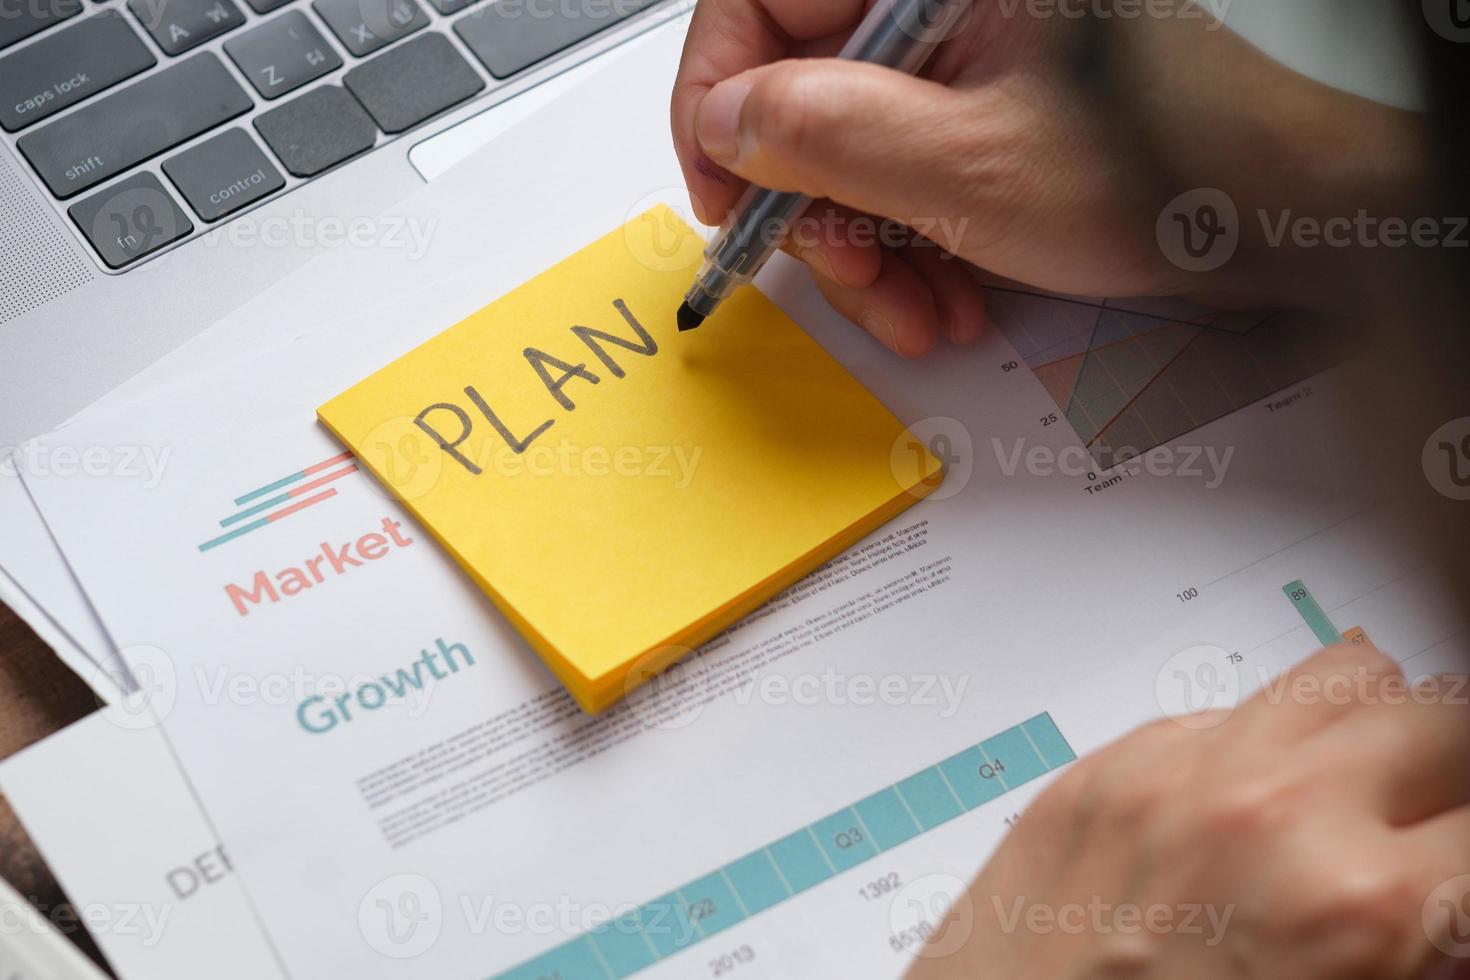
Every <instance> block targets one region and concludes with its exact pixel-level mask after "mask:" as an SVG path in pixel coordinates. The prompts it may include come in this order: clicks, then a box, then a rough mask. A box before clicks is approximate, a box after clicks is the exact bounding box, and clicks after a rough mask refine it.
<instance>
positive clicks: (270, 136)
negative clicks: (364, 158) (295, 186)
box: [255, 85, 378, 177]
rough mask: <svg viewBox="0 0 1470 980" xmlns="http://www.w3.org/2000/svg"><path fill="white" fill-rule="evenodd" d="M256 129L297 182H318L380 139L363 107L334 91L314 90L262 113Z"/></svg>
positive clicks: (328, 87) (325, 87) (331, 87)
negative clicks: (319, 177)
mask: <svg viewBox="0 0 1470 980" xmlns="http://www.w3.org/2000/svg"><path fill="white" fill-rule="evenodd" d="M255 128H256V130H257V131H259V133H260V135H261V136H262V137H264V138H265V141H266V143H267V144H269V146H270V148H271V149H272V150H275V151H276V156H278V157H280V158H281V162H282V163H284V164H285V165H286V170H287V171H288V172H289V173H291V174H292V175H293V176H296V177H314V176H316V175H317V174H319V173H321V172H322V171H323V170H326V169H327V168H328V167H334V166H336V165H337V164H339V163H341V162H342V161H343V160H346V159H348V158H350V157H354V156H356V155H357V154H359V153H361V152H363V151H364V150H368V149H371V148H372V145H373V143H374V142H375V141H376V140H377V138H378V131H377V129H376V128H375V127H374V126H373V121H372V120H371V119H369V118H368V114H367V113H366V112H364V111H363V109H362V106H360V105H358V104H357V102H356V101H354V100H353V98H352V96H350V95H348V94H347V92H346V91H344V90H343V89H340V88H338V87H337V86H335V85H323V86H322V87H321V88H314V89H312V90H311V91H310V92H307V93H306V94H305V95H302V96H298V97H297V98H295V99H292V100H291V101H290V102H287V103H286V104H285V105H283V106H278V107H276V108H274V109H272V110H270V111H269V112H263V113H261V114H260V115H258V116H256V117H255Z"/></svg>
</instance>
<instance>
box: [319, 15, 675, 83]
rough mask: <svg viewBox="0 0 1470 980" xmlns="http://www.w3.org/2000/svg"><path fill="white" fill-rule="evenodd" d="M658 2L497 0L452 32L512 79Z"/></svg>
mask: <svg viewBox="0 0 1470 980" xmlns="http://www.w3.org/2000/svg"><path fill="white" fill-rule="evenodd" d="M318 2H320V0H318ZM656 2H657V0H626V2H620V3H609V2H608V0H570V2H568V3H563V4H560V5H556V4H547V5H546V7H545V8H544V9H543V8H539V7H536V5H533V4H527V3H525V2H524V0H495V2H494V3H491V4H489V5H488V6H484V7H481V8H480V9H479V10H477V11H475V12H474V13H472V14H468V15H466V16H465V17H464V18H462V19H461V20H460V21H459V22H458V23H457V24H455V25H454V32H455V33H456V34H458V35H459V37H460V40H462V41H464V43H465V44H466V45H468V46H469V49H470V50H471V51H473V52H474V54H475V57H476V58H479V59H480V61H481V63H483V64H484V66H485V68H486V69H487V70H488V71H489V72H490V74H492V75H494V76H495V77H496V78H509V77H510V76H511V75H514V74H515V73H516V72H519V71H524V70H525V69H527V68H529V67H531V66H532V65H534V64H535V63H536V62H538V61H544V60H545V59H547V58H549V57H551V56H552V55H554V54H556V53H557V52H558V51H562V50H565V49H566V48H569V47H571V46H572V45H574V44H577V43H578V42H580V41H585V40H587V38H589V37H592V36H593V35H594V34H597V33H599V32H601V31H605V30H607V29H608V28H609V27H611V26H613V25H614V24H616V23H618V22H620V21H624V20H627V19H628V18H629V17H631V16H633V15H634V14H636V13H638V12H640V11H642V10H646V9H647V8H649V7H651V6H653V5H654V3H656ZM579 7H580V9H578V8H579ZM533 8H535V9H533Z"/></svg>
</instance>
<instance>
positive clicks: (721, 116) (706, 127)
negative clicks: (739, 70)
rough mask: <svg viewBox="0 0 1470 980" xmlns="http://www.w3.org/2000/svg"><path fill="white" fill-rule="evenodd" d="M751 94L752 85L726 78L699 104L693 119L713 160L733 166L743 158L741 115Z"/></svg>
mask: <svg viewBox="0 0 1470 980" xmlns="http://www.w3.org/2000/svg"><path fill="white" fill-rule="evenodd" d="M749 95H750V83H749V82H747V81H745V80H744V79H741V78H731V79H727V80H725V81H723V82H721V83H720V84H718V85H716V86H715V87H714V88H712V89H710V91H709V94H708V95H706V96H705V97H704V101H703V102H701V103H700V104H699V113H698V114H697V116H696V117H695V120H694V134H695V136H697V137H698V139H699V145H700V146H701V147H702V148H703V149H704V152H705V153H707V154H709V156H710V158H711V159H713V160H715V161H717V162H719V163H732V162H734V161H735V160H736V159H738V158H739V156H740V112H741V109H742V108H743V107H744V106H745V100H746V98H747V97H748V96H749Z"/></svg>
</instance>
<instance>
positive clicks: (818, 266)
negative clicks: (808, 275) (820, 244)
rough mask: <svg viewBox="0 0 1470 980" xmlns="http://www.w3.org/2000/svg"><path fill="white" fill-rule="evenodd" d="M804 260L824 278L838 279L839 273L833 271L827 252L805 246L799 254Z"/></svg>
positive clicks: (834, 280)
mask: <svg viewBox="0 0 1470 980" xmlns="http://www.w3.org/2000/svg"><path fill="white" fill-rule="evenodd" d="M798 258H800V259H801V260H802V261H803V262H805V263H806V264H807V265H809V266H811V268H812V271H813V272H815V273H816V274H817V275H819V276H821V277H822V278H823V279H830V280H831V281H833V282H836V281H837V273H835V272H833V271H832V263H831V262H830V261H829V260H828V259H827V255H826V253H825V252H823V251H821V250H820V249H815V248H804V249H801V250H800V253H799V255H798Z"/></svg>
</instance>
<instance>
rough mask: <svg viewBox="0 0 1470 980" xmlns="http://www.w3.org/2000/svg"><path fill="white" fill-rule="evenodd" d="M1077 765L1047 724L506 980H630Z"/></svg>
mask: <svg viewBox="0 0 1470 980" xmlns="http://www.w3.org/2000/svg"><path fill="white" fill-rule="evenodd" d="M1293 586H1297V587H1301V583H1300V582H1296V583H1293ZM1287 589H1288V595H1290V593H1291V590H1292V586H1287ZM1303 591H1305V590H1304V589H1303ZM1306 598H1308V599H1309V598H1310V596H1309V595H1308V596H1306ZM1293 601H1296V600H1295V599H1293ZM1312 606H1313V607H1314V608H1315V607H1316V603H1315V602H1313V603H1312ZM1320 612H1321V610H1320V609H1318V613H1319V614H1320ZM1304 615H1305V614H1304ZM1323 618H1324V620H1325V617H1323ZM1076 758H1077V754H1076V752H1074V751H1073V750H1072V746H1071V745H1070V744H1068V742H1067V740H1066V738H1064V737H1063V736H1062V733H1061V732H1060V731H1059V730H1058V729H1057V726H1056V722H1054V721H1053V720H1052V717H1051V715H1050V714H1047V713H1042V714H1039V715H1037V716H1036V717H1034V718H1031V719H1028V720H1027V721H1025V722H1022V723H1021V724H1020V725H1017V726H1016V727H1014V728H1011V729H1008V730H1007V731H1004V732H1001V733H1000V734H999V735H995V736H993V737H991V738H989V739H986V740H985V741H984V742H981V743H980V744H979V745H976V746H972V747H971V748H968V749H966V750H965V751H963V752H960V753H958V754H957V755H954V756H951V757H950V758H948V759H946V760H944V761H943V762H941V763H939V764H938V765H937V766H931V767H929V768H928V769H924V770H921V771H920V772H917V773H915V774H914V775H912V776H910V777H908V778H907V779H904V780H902V781H900V782H898V783H896V784H895V785H893V786H890V787H888V788H887V789H883V790H879V791H878V792H877V793H874V794H873V795H871V796H868V797H864V798H863V799H862V800H859V801H858V802H857V803H854V804H852V805H851V806H849V807H846V808H844V809H842V810H839V811H837V812H836V813H834V814H832V815H831V816H828V817H824V818H822V819H821V820H818V821H817V822H816V823H814V824H812V825H811V826H809V827H804V828H802V829H801V830H799V831H797V832H796V833H794V834H791V835H789V836H787V837H783V838H781V839H780V840H778V841H776V843H774V844H771V845H770V846H768V847H765V848H762V849H760V850H758V851H755V852H753V853H750V854H747V855H745V856H744V857H742V858H738V859H737V860H735V861H732V862H730V863H729V864H727V865H726V866H725V867H723V868H721V869H719V870H717V871H714V872H712V873H710V874H708V875H705V876H704V877H703V878H699V879H696V880H695V881H692V882H690V883H689V884H687V885H685V886H684V887H683V888H680V889H679V890H678V891H677V892H675V893H673V894H669V895H665V896H664V897H662V898H659V899H655V900H654V901H652V902H649V903H647V904H646V905H643V906H641V907H640V908H638V909H637V910H636V911H635V912H632V913H629V914H627V915H625V916H622V917H621V918H619V919H617V920H615V921H613V922H610V923H607V924H606V925H604V926H602V927H600V928H598V929H596V930H594V931H592V932H591V933H588V934H587V935H585V936H583V937H581V938H580V939H577V940H573V941H572V942H570V943H566V944H564V945H562V946H558V947H557V948H556V949H553V950H551V951H550V952H548V953H545V954H543V955H542V956H540V957H537V958H536V959H534V960H532V961H530V962H529V963H525V964H522V965H521V966H519V967H516V968H515V969H514V970H512V971H510V972H508V973H503V974H500V976H502V977H510V978H513V980H583V978H587V980H602V978H607V980H621V978H622V977H626V976H630V975H632V974H634V973H637V972H638V971H640V970H642V969H644V968H646V967H648V966H650V965H652V964H653V963H654V962H656V961H658V960H660V959H663V958H664V957H668V956H672V955H674V954H675V953H677V952H679V951H680V950H683V949H685V948H687V947H689V946H691V945H694V944H695V943H698V942H700V941H701V940H704V939H706V938H708V937H709V936H712V935H714V934H716V933H718V932H722V931H724V930H726V929H729V928H731V927H732V926H735V925H738V924H739V923H740V922H743V921H744V920H745V919H747V918H750V917H751V916H753V915H755V914H756V913H758V912H761V911H763V910H765V909H768V908H771V907H772V906H774V905H779V904H780V903H781V902H783V901H785V900H786V899H787V898H790V897H791V896H792V895H795V894H796V893H798V892H801V891H805V890H806V889H808V888H811V887H812V886H813V885H816V884H819V883H820V882H823V881H825V880H827V879H828V878H830V877H832V876H833V875H834V874H836V873H838V872H841V871H845V870H847V869H848V868H852V867H856V866H857V865H859V864H861V863H863V862H864V861H866V860H868V859H870V858H872V857H873V856H875V855H877V854H880V853H882V852H884V851H886V850H888V849H889V848H892V847H896V846H898V845H899V844H902V843H903V842H904V841H906V840H909V839H910V838H913V837H915V836H917V835H918V834H920V833H923V832H924V831H928V830H931V829H933V828H934V827H937V826H939V825H940V824H942V823H946V822H948V821H950V820H953V819H954V818H955V817H957V816H959V815H960V814H961V813H963V812H965V811H966V810H968V809H973V808H974V807H977V806H980V805H982V804H984V803H987V802H989V801H991V800H993V799H995V798H996V797H998V796H1001V795H1002V794H1004V793H1005V792H1007V791H1008V790H1009V789H1012V788H1014V787H1016V786H1020V785H1022V784H1023V783H1026V782H1029V781H1031V780H1033V779H1036V778H1037V777H1039V776H1041V775H1044V774H1045V773H1046V772H1049V771H1050V770H1052V769H1057V768H1060V767H1061V766H1064V765H1067V764H1068V763H1070V762H1073V761H1075V760H1076Z"/></svg>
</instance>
